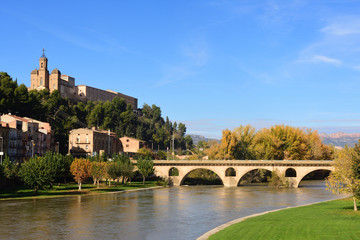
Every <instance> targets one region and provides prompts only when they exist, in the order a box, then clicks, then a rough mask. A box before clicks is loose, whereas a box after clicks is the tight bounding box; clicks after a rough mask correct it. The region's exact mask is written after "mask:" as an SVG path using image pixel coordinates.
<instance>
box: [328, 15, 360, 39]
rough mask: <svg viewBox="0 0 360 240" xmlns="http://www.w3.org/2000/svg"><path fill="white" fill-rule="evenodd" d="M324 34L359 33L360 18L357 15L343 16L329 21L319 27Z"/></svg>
mask: <svg viewBox="0 0 360 240" xmlns="http://www.w3.org/2000/svg"><path fill="white" fill-rule="evenodd" d="M321 31H322V32H324V33H326V34H332V35H338V36H345V35H352V34H360V19H359V16H345V17H340V18H337V19H336V20H335V22H332V23H329V24H328V25H327V26H325V27H323V28H322V29H321Z"/></svg>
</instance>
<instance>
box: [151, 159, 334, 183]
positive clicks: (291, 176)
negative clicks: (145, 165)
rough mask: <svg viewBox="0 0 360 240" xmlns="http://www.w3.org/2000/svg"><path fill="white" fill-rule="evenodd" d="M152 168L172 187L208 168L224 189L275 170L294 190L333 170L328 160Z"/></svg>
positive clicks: (173, 163)
mask: <svg viewBox="0 0 360 240" xmlns="http://www.w3.org/2000/svg"><path fill="white" fill-rule="evenodd" d="M154 168H155V174H156V175H157V176H159V177H163V178H165V179H169V181H170V182H171V183H172V184H173V185H174V186H180V185H181V184H182V183H183V181H184V179H185V178H186V176H187V175H188V174H189V173H190V172H191V171H193V170H195V169H208V170H210V171H212V172H214V173H216V174H217V175H218V176H219V177H220V179H221V180H222V182H223V184H224V186H227V187H235V186H238V183H239V181H240V179H241V178H242V177H243V176H244V175H245V174H246V173H248V172H250V171H252V170H256V169H265V170H269V171H275V170H277V171H278V173H279V174H280V175H282V176H285V177H286V178H287V180H289V182H290V184H291V186H292V187H295V188H297V187H298V186H299V183H300V182H301V180H302V179H303V178H304V177H305V176H306V175H307V174H309V173H311V172H313V171H316V170H329V171H333V170H334V167H333V162H332V161H331V160H321V161H319V160H155V161H154ZM174 168H176V169H177V170H178V173H179V174H178V176H172V172H173V171H172V169H174ZM229 173H231V174H229Z"/></svg>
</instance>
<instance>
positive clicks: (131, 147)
mask: <svg viewBox="0 0 360 240" xmlns="http://www.w3.org/2000/svg"><path fill="white" fill-rule="evenodd" d="M120 141H121V143H122V145H123V147H124V152H125V153H137V152H138V151H139V149H140V148H143V147H144V146H145V142H144V141H142V140H139V139H136V138H132V137H127V136H124V137H122V138H120Z"/></svg>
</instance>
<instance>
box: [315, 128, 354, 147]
mask: <svg viewBox="0 0 360 240" xmlns="http://www.w3.org/2000/svg"><path fill="white" fill-rule="evenodd" d="M319 135H320V138H321V140H322V142H323V143H324V144H326V145H334V146H336V147H342V148H343V147H345V145H348V146H349V147H354V145H355V143H358V142H359V139H360V133H343V132H337V133H332V134H326V133H320V134H319Z"/></svg>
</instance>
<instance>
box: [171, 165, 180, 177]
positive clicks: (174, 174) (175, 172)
mask: <svg viewBox="0 0 360 240" xmlns="http://www.w3.org/2000/svg"><path fill="white" fill-rule="evenodd" d="M176 176H179V169H177V168H176V167H172V168H170V169H169V177H176Z"/></svg>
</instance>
